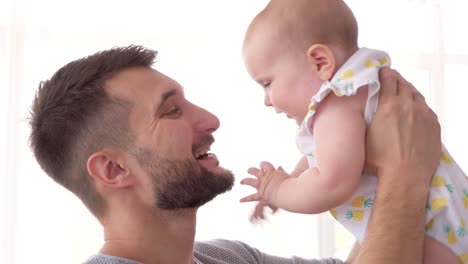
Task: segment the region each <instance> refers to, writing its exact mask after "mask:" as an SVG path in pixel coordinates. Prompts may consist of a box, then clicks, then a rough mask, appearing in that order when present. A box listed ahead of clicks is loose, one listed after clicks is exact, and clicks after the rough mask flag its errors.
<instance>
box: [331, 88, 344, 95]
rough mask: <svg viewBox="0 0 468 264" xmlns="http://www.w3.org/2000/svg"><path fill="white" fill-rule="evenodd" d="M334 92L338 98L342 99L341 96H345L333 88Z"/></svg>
mask: <svg viewBox="0 0 468 264" xmlns="http://www.w3.org/2000/svg"><path fill="white" fill-rule="evenodd" d="M332 90H333V93H334V94H335V95H336V96H338V97H341V96H343V95H344V94H342V93H340V92H338V90H337V89H336V88H333V89H332Z"/></svg>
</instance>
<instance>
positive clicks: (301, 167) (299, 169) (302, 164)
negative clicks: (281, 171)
mask: <svg viewBox="0 0 468 264" xmlns="http://www.w3.org/2000/svg"><path fill="white" fill-rule="evenodd" d="M307 169H309V162H308V161H307V157H306V156H302V158H301V159H300V160H299V162H298V163H297V164H296V167H295V168H294V170H293V171H292V172H291V174H290V176H291V177H298V176H299V175H301V174H302V173H303V172H304V171H306V170H307Z"/></svg>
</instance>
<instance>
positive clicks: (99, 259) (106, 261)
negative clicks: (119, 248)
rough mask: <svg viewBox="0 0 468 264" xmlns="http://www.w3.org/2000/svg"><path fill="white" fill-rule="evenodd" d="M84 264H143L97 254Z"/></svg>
mask: <svg viewBox="0 0 468 264" xmlns="http://www.w3.org/2000/svg"><path fill="white" fill-rule="evenodd" d="M83 264H141V263H140V262H137V261H134V260H130V259H126V258H120V257H114V256H109V255H104V254H96V255H94V256H91V257H89V258H88V259H87V260H86V261H85V262H83Z"/></svg>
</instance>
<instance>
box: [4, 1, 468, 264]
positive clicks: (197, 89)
mask: <svg viewBox="0 0 468 264" xmlns="http://www.w3.org/2000/svg"><path fill="white" fill-rule="evenodd" d="M291 2H293V0H291ZM346 2H347V3H348V4H349V5H350V7H351V9H353V11H354V12H355V15H356V17H357V19H358V22H359V26H360V45H361V46H366V47H369V48H378V49H382V50H386V51H388V52H389V53H390V55H391V56H392V59H393V66H394V67H395V68H397V69H398V70H400V71H401V72H402V74H403V75H404V76H405V77H407V78H408V79H409V80H410V81H411V82H413V83H414V84H415V85H416V86H417V88H418V89H420V91H421V92H422V93H423V94H424V95H425V96H426V99H427V101H428V103H429V104H430V105H431V107H433V109H434V110H435V111H436V112H437V114H438V115H439V118H440V120H441V124H442V127H443V136H444V143H445V144H446V146H447V147H448V149H449V151H450V152H451V154H452V155H453V156H454V157H455V159H456V160H457V161H458V163H459V164H460V166H461V167H462V168H464V170H465V171H467V170H468V157H467V151H468V150H467V149H466V148H467V147H468V137H467V136H466V135H468V127H467V121H466V120H467V118H466V114H468V111H467V110H466V109H465V106H466V98H467V97H468V84H467V83H466V82H465V78H464V77H465V76H466V75H467V73H468V38H467V37H466V35H467V34H466V25H468V18H467V15H466V13H465V12H464V11H466V10H468V1H465V0H463V1H462V0H460V1H448V0H445V1H423V0H420V1H416V0H415V1H410V0H353V1H351V0H349V1H346ZM266 3H267V1H266V0H239V1H228V0H199V1H189V0H170V1H169V0H166V1H164V0H135V1H116V0H114V1H110V0H101V1H91V0H83V1H69V0H62V1H58V0H41V1H37V0H36V1H33V0H0V124H1V126H0V263H8V264H19V263H21V264H22V263H80V262H82V261H84V260H85V259H86V258H87V257H88V256H89V255H91V254H93V253H95V252H96V251H97V250H99V247H100V244H101V242H102V241H101V239H102V238H101V237H102V233H101V232H102V231H101V228H100V226H99V225H98V223H97V221H96V220H94V218H93V217H92V216H91V215H90V214H89V213H88V212H87V210H86V209H85V208H84V206H82V205H81V203H80V201H79V200H78V199H77V198H75V197H74V196H73V195H72V194H71V193H69V192H68V191H66V190H65V189H63V188H62V187H60V186H58V185H57V184H55V183H54V182H53V181H52V180H51V179H49V178H48V177H47V176H46V175H45V174H44V173H43V172H42V171H41V170H40V168H39V167H38V165H37V164H36V163H35V161H34V159H33V157H32V155H31V153H30V151H29V149H28V147H27V139H28V133H29V129H28V125H27V117H28V111H29V106H30V103H31V101H32V98H33V95H34V92H35V90H36V88H37V87H38V84H39V81H41V80H44V79H47V78H49V77H50V76H51V75H52V74H53V73H54V72H55V71H56V70H57V69H58V68H59V67H61V66H62V65H63V64H65V63H67V62H69V61H71V60H74V59H77V58H79V57H82V56H85V55H88V54H92V53H94V52H96V51H99V50H102V49H107V48H110V47H113V46H122V45H129V44H141V45H144V46H147V47H149V48H152V49H156V50H158V51H159V52H160V54H159V56H158V62H157V63H156V65H155V68H156V69H158V70H160V71H162V72H163V73H165V74H168V75H169V76H171V77H173V78H174V79H176V80H178V81H179V82H180V83H181V84H182V85H183V86H184V87H185V91H186V96H187V97H188V98H189V99H190V100H192V101H193V102H195V103H196V104H199V105H201V106H203V107H205V108H206V109H208V110H210V111H212V112H213V113H215V114H216V115H218V117H220V119H221V127H220V129H219V130H218V131H217V132H216V133H215V138H216V140H217V141H216V143H215V144H214V146H213V152H215V153H216V154H217V155H218V157H219V159H220V161H221V165H222V166H224V167H226V168H230V169H231V170H233V171H234V172H235V174H236V175H237V180H239V179H241V178H243V177H244V176H246V175H247V174H246V170H247V168H248V167H249V166H253V165H257V164H258V163H259V162H260V161H262V160H268V161H271V162H273V163H274V164H275V165H282V166H284V167H285V168H286V169H292V168H293V166H294V164H295V162H296V160H297V159H298V158H299V153H298V151H297V150H296V148H295V143H294V134H295V124H294V123H293V122H292V121H290V120H286V118H284V116H278V115H275V114H274V111H273V110H270V109H266V108H265V107H264V106H263V94H262V89H261V88H260V87H259V86H257V85H256V84H255V83H254V82H253V81H251V80H250V79H249V77H248V75H247V74H246V72H245V70H244V68H243V63H242V58H241V42H242V38H243V33H244V31H245V29H246V27H247V25H248V23H249V21H250V19H251V18H252V17H253V16H254V15H255V14H256V13H257V12H258V11H260V10H261V8H262V7H263V6H264V5H265V4H266ZM237 183H238V181H237V182H236V186H235V187H234V189H233V191H232V192H230V193H229V194H225V195H222V196H220V197H218V198H217V199H215V200H214V201H213V202H212V203H210V204H208V205H206V206H204V207H202V208H201V209H200V211H199V220H198V229H197V230H198V231H197V239H210V238H227V239H239V240H242V241H245V242H247V243H249V244H250V245H252V246H255V247H258V248H259V249H261V250H263V251H266V252H269V253H272V254H276V255H282V256H289V255H300V256H303V257H320V256H331V255H334V256H339V257H344V256H345V255H346V253H347V252H348V250H349V246H350V245H351V243H352V238H351V237H350V235H349V234H348V233H347V232H345V231H343V230H342V229H341V228H340V227H339V226H335V225H334V222H333V221H332V220H331V219H330V218H329V217H328V215H323V216H320V217H317V216H313V215H307V216H306V215H294V214H289V213H284V212H280V213H279V214H278V215H275V216H274V217H272V218H271V220H270V221H269V222H266V223H262V224H260V225H252V224H251V223H249V221H248V216H249V214H250V211H251V209H252V206H253V205H250V204H240V203H239V202H238V200H239V198H240V197H242V196H244V195H246V194H248V193H250V192H251V190H250V189H249V188H247V187H243V186H240V185H238V184H237ZM319 244H320V245H321V246H319Z"/></svg>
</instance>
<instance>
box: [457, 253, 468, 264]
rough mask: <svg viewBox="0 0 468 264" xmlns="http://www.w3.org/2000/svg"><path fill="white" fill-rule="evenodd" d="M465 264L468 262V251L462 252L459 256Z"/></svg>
mask: <svg viewBox="0 0 468 264" xmlns="http://www.w3.org/2000/svg"><path fill="white" fill-rule="evenodd" d="M458 257H459V258H460V260H461V262H462V263H463V264H466V263H468V253H462V254H460V255H459V256H458Z"/></svg>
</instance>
